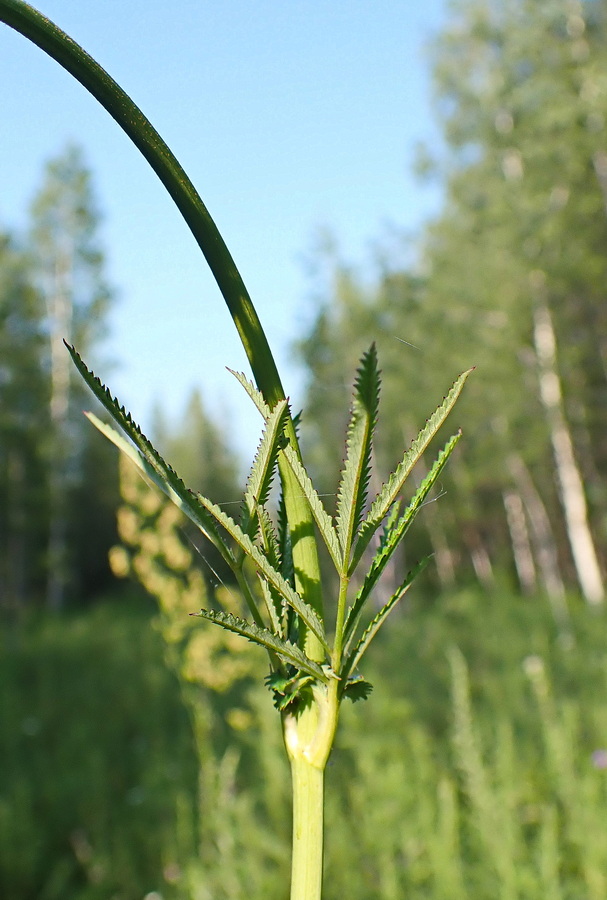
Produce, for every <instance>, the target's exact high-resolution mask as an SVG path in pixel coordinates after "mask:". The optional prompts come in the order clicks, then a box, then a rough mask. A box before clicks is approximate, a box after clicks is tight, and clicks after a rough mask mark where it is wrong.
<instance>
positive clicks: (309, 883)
mask: <svg viewBox="0 0 607 900" xmlns="http://www.w3.org/2000/svg"><path fill="white" fill-rule="evenodd" d="M291 777H292V781H293V857H292V863H291V900H320V898H321V894H322V868H323V839H324V808H323V807H324V777H325V772H324V768H322V769H319V768H318V767H317V766H314V765H312V764H311V763H309V762H308V761H307V760H306V759H303V758H300V759H293V760H291Z"/></svg>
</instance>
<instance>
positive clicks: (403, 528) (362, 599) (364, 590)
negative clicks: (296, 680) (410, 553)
mask: <svg viewBox="0 0 607 900" xmlns="http://www.w3.org/2000/svg"><path fill="white" fill-rule="evenodd" d="M460 437H461V431H459V432H458V433H457V434H454V435H453V437H451V438H450V439H449V440H448V441H447V443H446V444H445V446H444V447H443V449H442V450H441V451H440V453H439V454H438V457H437V458H436V461H435V463H434V465H433V466H432V468H431V469H430V471H429V472H428V474H427V475H426V477H425V478H424V480H423V481H422V483H421V484H420V485H419V487H418V489H417V491H416V492H415V494H414V496H413V498H412V500H411V502H410V503H409V505H408V506H407V508H406V509H405V511H404V513H403V514H402V516H400V517H397V516H396V515H395V511H396V513H398V508H399V505H395V510H393V511H392V514H391V516H390V518H389V520H388V521H387V522H386V526H385V528H384V532H383V535H382V539H381V542H380V545H379V547H378V549H377V552H376V554H375V556H374V557H373V560H372V561H371V565H370V567H369V571H368V572H367V574H366V575H365V578H364V581H363V583H362V585H361V586H360V589H359V591H358V593H357V595H356V599H355V600H354V603H353V604H352V606H351V607H350V609H349V610H348V615H347V617H346V623H345V625H344V639H343V640H344V647H345V648H346V649H345V651H344V652H345V653H347V652H348V649H347V648H348V644H349V642H350V641H351V639H352V636H353V634H354V631H355V629H356V626H357V625H358V622H359V620H360V616H361V613H362V610H363V607H364V605H365V603H366V602H367V600H368V599H369V596H370V595H371V592H372V590H373V588H374V587H375V585H376V584H377V582H378V581H379V579H380V577H381V575H382V574H383V572H384V570H385V568H386V565H387V564H388V562H389V561H390V559H391V558H392V554H393V553H394V551H395V550H396V548H397V547H398V546H399V544H400V542H401V541H402V540H403V538H404V537H405V534H406V533H407V531H408V530H409V528H410V526H411V523H412V522H413V520H414V519H415V516H416V515H417V513H418V511H419V509H420V507H421V506H422V504H423V502H424V500H425V499H426V497H427V496H428V493H429V491H430V490H431V488H432V487H433V485H434V483H435V482H436V479H437V478H438V476H439V475H440V473H441V472H442V471H443V469H444V467H445V465H446V463H447V460H448V459H449V457H450V456H451V454H452V452H453V450H454V448H455V446H456V444H457V442H458V441H459V439H460Z"/></svg>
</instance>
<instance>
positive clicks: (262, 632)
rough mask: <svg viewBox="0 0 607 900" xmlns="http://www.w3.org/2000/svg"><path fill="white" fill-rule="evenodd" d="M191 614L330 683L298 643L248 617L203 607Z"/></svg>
mask: <svg viewBox="0 0 607 900" xmlns="http://www.w3.org/2000/svg"><path fill="white" fill-rule="evenodd" d="M190 615H192V616H195V617H198V618H201V619H207V620H208V621H209V622H214V623H215V624H216V625H221V627H222V628H225V629H226V630H227V631H232V632H233V633H234V634H241V635H243V637H246V638H247V640H249V641H252V642H253V643H254V644H259V645H260V646H261V647H265V648H266V650H270V651H272V652H274V653H276V654H277V655H278V656H280V657H281V659H283V660H285V661H286V662H287V663H290V664H291V665H293V666H295V667H296V668H297V669H300V670H301V671H302V672H307V673H308V675H312V676H313V678H316V679H318V680H319V681H323V682H324V683H325V684H328V682H329V681H330V677H329V675H328V674H327V671H326V670H325V669H324V668H323V667H322V666H319V665H318V663H316V662H314V661H313V660H311V659H309V658H308V657H307V656H306V654H305V653H304V652H303V650H300V648H299V647H298V646H297V645H296V644H292V643H291V642H290V641H283V640H281V639H280V638H279V637H277V635H275V634H273V633H272V632H271V631H268V629H267V628H260V627H259V626H257V625H255V624H253V622H247V621H246V619H241V618H239V617H238V616H234V615H232V613H226V612H218V611H216V610H212V609H201V610H200V612H199V613H190ZM333 677H335V676H333Z"/></svg>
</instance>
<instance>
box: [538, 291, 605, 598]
mask: <svg viewBox="0 0 607 900" xmlns="http://www.w3.org/2000/svg"><path fill="white" fill-rule="evenodd" d="M542 275H543V273H542ZM542 275H540V273H532V279H531V281H532V286H534V287H535V288H536V290H535V298H534V300H535V302H534V309H533V338H534V344H535V352H536V355H537V362H538V378H539V387H540V397H541V400H542V404H543V406H544V410H545V412H546V419H547V421H548V427H549V429H550V440H551V443H552V450H553V454H554V462H555V467H556V475H557V481H558V485H559V491H560V497H561V502H562V505H563V512H564V514H565V523H566V527H567V536H568V539H569V543H570V546H571V553H572V556H573V562H574V565H575V569H576V573H577V577H578V581H579V584H580V587H581V589H582V593H583V595H584V597H585V599H586V601H587V602H588V603H590V604H598V603H602V602H603V600H604V596H605V589H604V585H603V579H602V577H601V571H600V568H599V563H598V558H597V554H596V549H595V546H594V541H593V538H592V533H591V531H590V525H589V522H588V509H587V505H586V497H585V494H584V485H583V482H582V477H581V474H580V471H579V468H578V466H577V463H576V460H575V454H574V451H573V441H572V439H571V434H570V431H569V428H568V425H567V420H566V418H565V411H564V408H563V396H562V390H561V382H560V378H559V375H558V372H557V364H556V336H555V333H554V327H553V324H552V317H551V315H550V310H549V309H548V305H547V303H546V299H545V296H544V291H543V278H542ZM533 276H535V277H533Z"/></svg>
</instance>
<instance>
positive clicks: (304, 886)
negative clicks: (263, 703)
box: [283, 681, 339, 900]
mask: <svg viewBox="0 0 607 900" xmlns="http://www.w3.org/2000/svg"><path fill="white" fill-rule="evenodd" d="M337 687H338V682H337V681H333V682H332V683H331V684H330V685H329V686H328V687H325V686H321V685H317V686H316V687H315V688H314V689H313V699H311V701H310V702H309V703H308V704H307V705H306V706H305V707H304V708H303V709H300V710H299V711H298V712H297V713H296V714H292V713H285V714H284V716H283V734H284V739H285V746H286V748H287V753H288V756H289V762H290V763H291V778H292V783H293V855H292V863H291V866H292V868H291V900H321V895H322V871H323V840H324V774H325V767H326V765H327V760H328V758H329V754H330V752H331V748H332V746H333V739H334V737H335V729H336V728H337V718H338V712H339V701H338V691H337Z"/></svg>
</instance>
